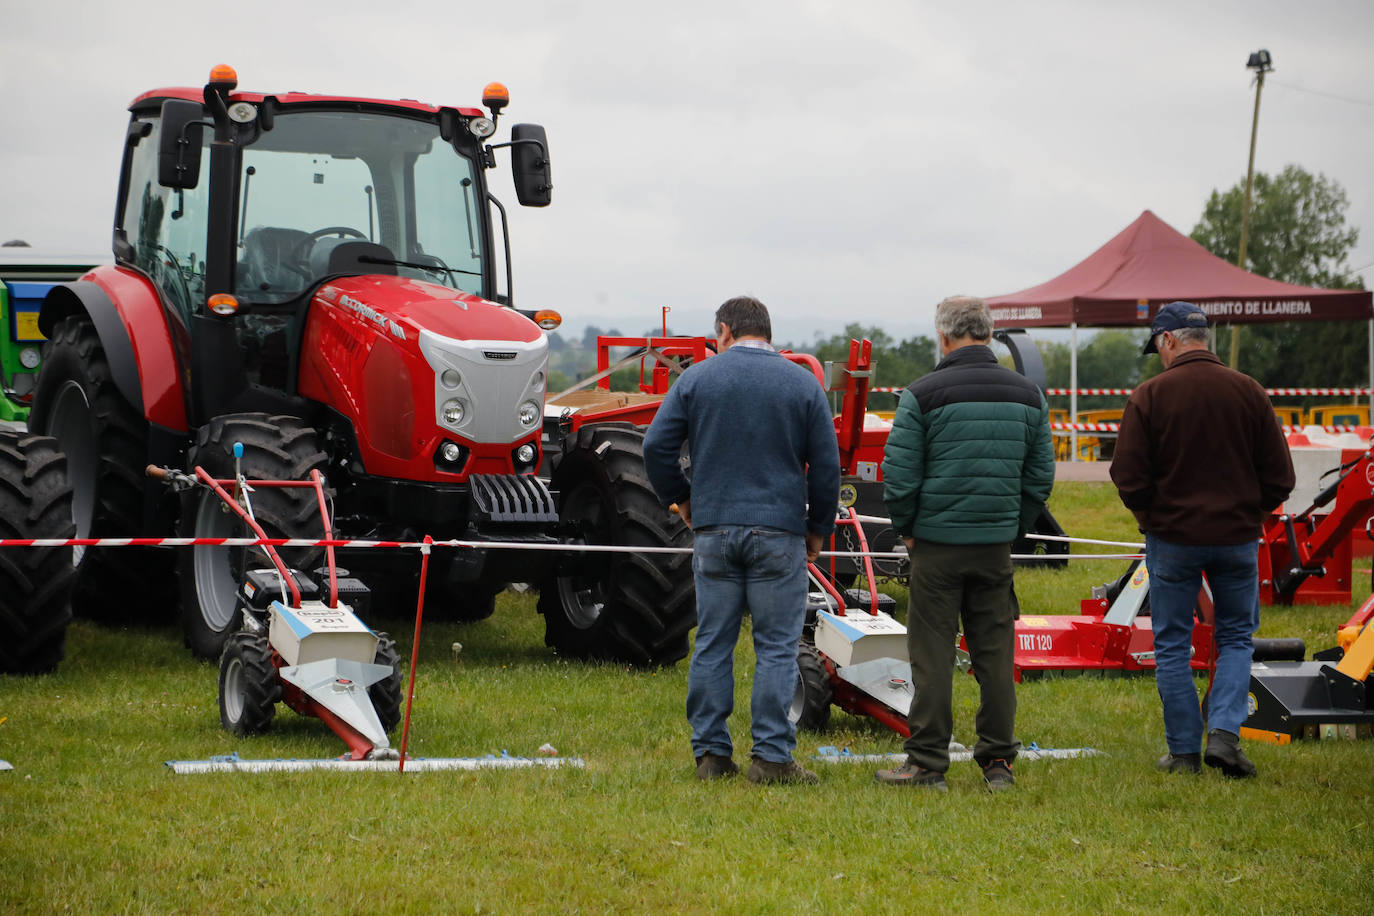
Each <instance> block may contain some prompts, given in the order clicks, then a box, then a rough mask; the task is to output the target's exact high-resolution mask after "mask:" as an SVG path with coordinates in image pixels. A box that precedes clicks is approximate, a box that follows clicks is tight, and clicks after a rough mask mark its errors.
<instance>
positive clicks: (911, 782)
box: [873, 757, 949, 792]
mask: <svg viewBox="0 0 1374 916" xmlns="http://www.w3.org/2000/svg"><path fill="white" fill-rule="evenodd" d="M873 778H874V779H876V780H878V782H881V783H883V784H885V785H889V786H911V787H912V788H916V789H934V790H935V791H936V792H948V791H949V786H947V785H945V774H944V773H937V772H936V771H935V770H927V769H926V768H925V767H923V766H921V765H920V764H918V763H917V762H916V761H914V760H912V759H911V758H910V757H908V758H907V760H906V763H904V764H902V765H901V766H899V767H894V768H893V769H890V770H879V771H878V772H876V773H874V774H873Z"/></svg>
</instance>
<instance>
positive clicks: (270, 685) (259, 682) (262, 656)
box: [219, 632, 281, 735]
mask: <svg viewBox="0 0 1374 916" xmlns="http://www.w3.org/2000/svg"><path fill="white" fill-rule="evenodd" d="M280 699H281V679H280V678H279V677H278V675H277V669H276V668H275V667H274V666H273V664H272V647H271V646H270V645H269V644H268V642H267V637H266V636H264V635H262V634H260V633H248V632H239V633H234V634H232V635H231V636H230V637H229V639H228V640H227V641H226V642H225V643H224V654H223V655H221V656H220V659H219V722H220V724H221V725H223V726H224V728H225V730H226V731H230V732H233V733H234V734H236V735H261V734H262V733H263V732H265V731H267V730H268V729H269V728H271V727H272V718H273V716H275V715H276V714H277V701H278V700H280Z"/></svg>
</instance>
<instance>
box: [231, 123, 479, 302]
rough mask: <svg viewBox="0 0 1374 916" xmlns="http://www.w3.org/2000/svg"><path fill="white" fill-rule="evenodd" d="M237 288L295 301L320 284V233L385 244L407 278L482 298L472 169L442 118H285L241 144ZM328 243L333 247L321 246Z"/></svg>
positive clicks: (249, 296)
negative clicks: (446, 137)
mask: <svg viewBox="0 0 1374 916" xmlns="http://www.w3.org/2000/svg"><path fill="white" fill-rule="evenodd" d="M241 168H242V169H243V173H242V175H241V176H240V195H241V197H240V200H239V226H238V264H237V270H236V271H235V284H234V285H235V293H236V294H237V295H239V296H240V297H241V298H242V299H244V300H245V301H247V302H258V303H276V302H284V301H286V300H288V299H291V298H293V297H295V296H296V295H298V294H300V292H301V291H302V290H304V289H306V288H307V287H308V286H310V285H311V284H312V283H313V282H315V281H316V280H317V279H319V276H318V275H317V274H320V273H322V272H323V271H324V268H323V267H322V266H321V265H322V264H324V263H327V259H321V258H319V257H316V258H313V259H312V258H311V256H310V255H311V252H312V251H313V250H314V249H315V247H316V246H317V244H320V243H321V240H324V239H340V238H344V239H363V240H367V241H371V242H375V243H377V244H379V245H382V246H384V247H385V248H386V249H388V250H389V251H390V252H391V256H392V257H393V258H395V259H396V260H397V261H403V262H407V263H408V264H410V265H414V266H404V265H402V266H398V267H397V268H396V272H397V273H398V274H400V275H401V276H407V277H413V278H416V279H423V280H428V281H431V282H434V283H440V284H444V285H446V286H451V287H453V288H455V289H462V290H466V291H467V292H471V293H477V294H479V295H480V294H483V293H484V291H485V290H484V283H483V277H482V269H483V264H484V263H485V260H486V258H485V252H484V250H483V238H484V234H483V222H482V211H481V209H480V204H481V201H480V200H479V198H478V193H477V192H478V186H477V184H476V165H475V163H474V162H473V160H472V159H470V158H468V157H467V156H464V155H462V154H460V153H459V152H458V151H457V150H455V149H454V147H453V145H452V144H449V143H446V142H444V141H443V140H442V139H441V138H440V137H439V128H438V125H436V124H434V123H432V122H428V121H424V120H419V119H414V118H406V117H401V116H396V115H386V114H379V113H369V112H358V111H327V110H315V111H297V112H281V113H279V114H278V115H277V117H276V121H275V124H274V125H273V128H272V130H269V131H263V132H262V133H261V134H259V135H258V137H257V139H256V140H254V141H253V142H252V143H251V144H250V145H247V146H245V147H244V148H243V153H242V164H241ZM324 244H325V245H330V244H337V242H325V243H324Z"/></svg>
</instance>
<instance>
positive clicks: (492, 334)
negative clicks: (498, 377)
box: [314, 276, 544, 343]
mask: <svg viewBox="0 0 1374 916" xmlns="http://www.w3.org/2000/svg"><path fill="white" fill-rule="evenodd" d="M321 303H324V304H326V307H329V306H334V307H337V308H340V309H344V310H346V311H349V312H352V313H353V314H354V315H355V316H357V318H358V320H359V321H361V322H362V323H364V324H372V325H374V326H375V327H376V329H378V330H381V329H385V330H386V331H387V332H388V333H390V334H391V335H392V336H394V337H396V338H397V339H399V340H406V339H410V340H415V339H417V338H418V337H419V334H420V332H421V331H429V332H430V333H432V334H438V335H439V336H441V337H449V338H452V339H454V340H469V341H470V340H506V341H513V342H514V341H518V342H521V343H534V342H535V341H539V340H541V339H543V338H544V334H543V332H542V331H540V330H539V328H538V326H537V325H535V323H534V322H532V321H530V320H529V319H528V318H526V317H525V316H524V315H521V314H520V313H519V312H517V311H515V310H514V309H511V308H507V307H506V306H502V305H496V304H495V303H492V302H488V301H487V300H485V299H482V298H479V297H477V296H474V295H472V294H471V293H465V292H463V291H462V290H456V289H452V288H450V287H447V286H440V285H439V284H437V283H426V282H424V281H422V280H411V279H407V278H404V277H393V276H365V277H343V278H340V279H338V280H332V281H330V282H328V283H325V284H324V285H323V286H321V287H320V288H319V290H318V291H317V292H316V293H315V303H314V305H315V307H319V306H320V305H321Z"/></svg>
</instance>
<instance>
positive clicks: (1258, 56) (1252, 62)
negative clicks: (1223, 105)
mask: <svg viewBox="0 0 1374 916" xmlns="http://www.w3.org/2000/svg"><path fill="white" fill-rule="evenodd" d="M1245 66H1246V69H1249V70H1254V71H1255V117H1254V120H1253V121H1251V122H1250V165H1249V167H1248V168H1247V169H1246V171H1245V203H1244V204H1242V205H1241V209H1240V251H1239V252H1237V254H1236V266H1237V267H1239V268H1240V269H1241V270H1244V269H1245V249H1246V246H1247V244H1248V243H1249V241H1250V190H1251V188H1252V187H1253V186H1254V183H1255V138H1256V136H1257V135H1258V134H1259V106H1260V92H1261V91H1263V89H1264V74H1266V73H1268V72H1269V71H1270V70H1273V69H1274V59H1273V57H1271V56H1270V54H1269V52H1268V51H1265V50H1259V51H1256V52H1254V53H1253V54H1251V55H1250V59H1249V60H1248V61H1247V62H1246V64H1245ZM1239 362H1240V325H1238V324H1232V325H1231V368H1232V369H1236V368H1238V364H1239Z"/></svg>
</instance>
